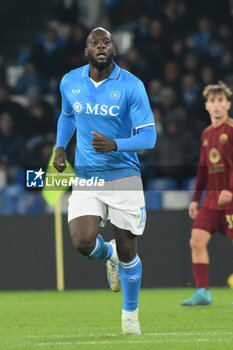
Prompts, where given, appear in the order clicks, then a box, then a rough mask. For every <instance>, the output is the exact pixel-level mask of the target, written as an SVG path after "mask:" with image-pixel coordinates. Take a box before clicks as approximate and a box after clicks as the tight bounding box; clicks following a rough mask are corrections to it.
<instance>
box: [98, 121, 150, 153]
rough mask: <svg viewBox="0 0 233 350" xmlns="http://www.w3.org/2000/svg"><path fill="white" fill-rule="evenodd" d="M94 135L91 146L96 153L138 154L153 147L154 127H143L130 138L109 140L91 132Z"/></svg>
mask: <svg viewBox="0 0 233 350" xmlns="http://www.w3.org/2000/svg"><path fill="white" fill-rule="evenodd" d="M92 134H93V135H94V138H93V141H92V146H93V148H94V149H95V151H96V152H99V153H107V152H112V151H118V152H139V151H143V150H146V149H151V148H153V147H154V146H155V142H156V131H155V126H154V125H149V126H145V127H142V128H139V129H138V130H137V134H136V135H134V136H133V137H130V138H125V139H115V140H111V139H109V138H108V137H106V136H104V135H102V134H99V133H97V132H94V131H92Z"/></svg>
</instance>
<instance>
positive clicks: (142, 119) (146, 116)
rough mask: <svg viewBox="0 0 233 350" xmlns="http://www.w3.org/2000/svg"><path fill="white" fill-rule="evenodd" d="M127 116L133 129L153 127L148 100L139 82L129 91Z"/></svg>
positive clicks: (152, 117) (152, 116) (153, 122)
mask: <svg viewBox="0 0 233 350" xmlns="http://www.w3.org/2000/svg"><path fill="white" fill-rule="evenodd" d="M129 115H130V119H131V120H132V123H133V127H134V128H135V129H139V128H142V127H145V126H149V125H155V121H154V115H153V113H152V110H151V107H150V103H149V99H148V96H147V93H146V90H145V87H144V85H143V83H142V82H141V81H139V82H138V83H137V85H136V86H135V87H134V88H133V89H132V91H131V96H130V112H129Z"/></svg>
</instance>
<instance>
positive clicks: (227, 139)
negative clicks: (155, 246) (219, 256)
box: [181, 82, 233, 306]
mask: <svg viewBox="0 0 233 350" xmlns="http://www.w3.org/2000/svg"><path fill="white" fill-rule="evenodd" d="M231 95H232V92H231V90H230V89H229V87H228V86H226V85H225V84H224V83H223V82H219V83H218V84H217V85H208V86H207V87H206V88H205V89H204V91H203V96H204V98H205V99H206V103H205V108H206V110H207V111H208V113H209V115H210V119H211V125H210V126H209V127H208V128H206V129H205V130H204V131H203V133H202V137H201V155H200V162H199V166H198V171H197V179H196V188H195V193H194V196H193V199H192V202H191V204H190V206H189V215H190V217H191V218H192V219H194V223H193V228H192V234H191V240H190V246H191V250H192V263H193V274H194V278H195V282H196V285H197V288H198V289H197V290H196V292H195V293H194V295H193V296H192V297H191V298H190V299H188V300H185V301H183V302H182V303H181V305H183V306H196V305H209V304H211V303H212V301H213V300H212V296H211V292H210V291H209V282H208V268H209V255H208V251H207V245H208V243H209V241H210V239H211V238H212V235H213V234H214V233H215V232H216V231H218V232H220V233H222V234H223V235H225V236H227V237H229V238H231V239H232V238H233V200H232V196H233V195H232V190H233V120H232V119H230V118H229V116H228V111H229V109H230V106H231V102H230V97H231ZM206 187H207V189H206V195H205V198H204V202H203V204H202V205H201V207H200V209H199V202H200V200H201V198H202V193H203V190H204V189H205V188H206Z"/></svg>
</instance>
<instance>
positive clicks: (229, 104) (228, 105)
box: [227, 101, 231, 111]
mask: <svg viewBox="0 0 233 350" xmlns="http://www.w3.org/2000/svg"><path fill="white" fill-rule="evenodd" d="M230 108H231V102H230V101H228V103H227V110H228V111H229V109H230Z"/></svg>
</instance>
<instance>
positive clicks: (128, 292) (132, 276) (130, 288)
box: [118, 254, 142, 311]
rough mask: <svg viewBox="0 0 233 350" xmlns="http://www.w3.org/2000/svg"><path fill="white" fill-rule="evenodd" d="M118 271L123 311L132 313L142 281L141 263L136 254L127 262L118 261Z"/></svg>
mask: <svg viewBox="0 0 233 350" xmlns="http://www.w3.org/2000/svg"><path fill="white" fill-rule="evenodd" d="M118 271H119V276H120V280H121V288H122V291H123V310H126V311H134V310H136V309H137V307H138V296H139V291H140V285H141V279H142V262H141V260H140V258H139V256H138V254H137V255H136V256H135V258H134V259H133V260H131V261H129V262H122V261H120V263H119V270H118Z"/></svg>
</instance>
